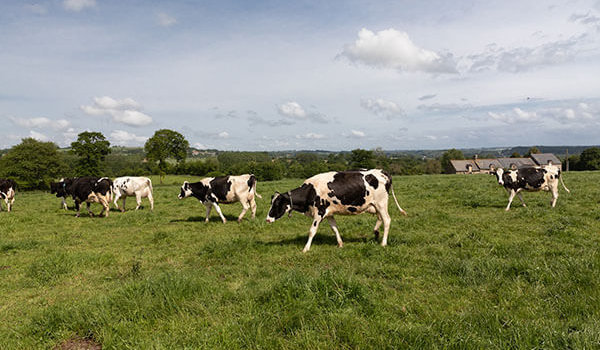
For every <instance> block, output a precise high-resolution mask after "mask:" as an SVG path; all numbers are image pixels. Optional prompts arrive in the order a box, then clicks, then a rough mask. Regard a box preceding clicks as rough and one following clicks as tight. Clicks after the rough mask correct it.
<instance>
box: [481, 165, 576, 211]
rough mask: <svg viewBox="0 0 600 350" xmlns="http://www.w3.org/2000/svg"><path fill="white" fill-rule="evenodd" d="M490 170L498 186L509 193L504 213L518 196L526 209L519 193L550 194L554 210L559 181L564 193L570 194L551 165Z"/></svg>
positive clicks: (555, 168) (557, 171) (558, 170)
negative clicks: (540, 192)
mask: <svg viewBox="0 0 600 350" xmlns="http://www.w3.org/2000/svg"><path fill="white" fill-rule="evenodd" d="M490 170H491V172H490V174H493V175H495V176H496V179H497V180H498V184H499V185H501V186H503V187H504V189H506V191H507V192H508V193H509V196H508V205H507V206H506V209H505V210H506V211H508V210H510V205H511V203H512V201H513V199H514V198H515V195H518V196H519V200H520V201H521V204H522V205H523V206H524V207H526V205H525V201H523V197H522V195H521V191H529V192H535V191H549V192H552V201H551V202H550V205H551V206H552V208H554V206H555V205H556V200H557V199H558V181H559V179H560V182H561V184H562V186H563V188H564V189H565V191H567V193H571V191H569V189H568V188H567V186H565V183H564V182H563V179H562V177H561V176H560V175H561V174H560V168H559V167H557V166H555V165H553V164H552V163H549V164H548V165H544V166H535V167H532V166H527V167H521V168H517V169H510V170H504V169H502V168H498V169H495V168H493V167H492V168H491V169H490Z"/></svg>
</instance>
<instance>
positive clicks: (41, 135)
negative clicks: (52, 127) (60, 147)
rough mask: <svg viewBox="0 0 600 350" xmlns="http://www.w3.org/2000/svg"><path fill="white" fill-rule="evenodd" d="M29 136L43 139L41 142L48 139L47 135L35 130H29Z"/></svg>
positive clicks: (39, 139)
mask: <svg viewBox="0 0 600 350" xmlns="http://www.w3.org/2000/svg"><path fill="white" fill-rule="evenodd" d="M29 137H31V138H34V139H36V140H38V141H43V142H46V141H48V140H49V138H48V136H46V135H44V134H42V133H41V132H37V131H34V130H30V131H29Z"/></svg>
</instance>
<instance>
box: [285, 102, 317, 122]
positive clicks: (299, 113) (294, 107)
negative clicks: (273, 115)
mask: <svg viewBox="0 0 600 350" xmlns="http://www.w3.org/2000/svg"><path fill="white" fill-rule="evenodd" d="M277 112H278V113H279V114H280V115H281V116H284V117H287V118H290V119H293V120H309V121H313V122H317V123H328V122H329V120H328V118H327V116H326V115H324V114H322V113H319V112H318V111H314V110H312V111H307V110H306V109H305V108H304V107H302V106H301V105H300V104H299V103H298V102H296V101H289V102H286V103H284V104H281V105H278V106H277Z"/></svg>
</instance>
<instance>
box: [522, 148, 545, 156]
mask: <svg viewBox="0 0 600 350" xmlns="http://www.w3.org/2000/svg"><path fill="white" fill-rule="evenodd" d="M538 153H542V152H540V150H539V149H538V148H537V147H535V146H533V147H531V148H530V149H528V150H527V153H526V154H525V157H531V155H532V154H538Z"/></svg>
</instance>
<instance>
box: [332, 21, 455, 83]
mask: <svg viewBox="0 0 600 350" xmlns="http://www.w3.org/2000/svg"><path fill="white" fill-rule="evenodd" d="M339 56H342V57H346V58H347V59H348V60H350V61H351V62H354V63H362V64H365V65H367V66H371V67H375V68H392V69H397V70H399V71H408V72H419V71H421V72H428V73H456V72H457V71H456V63H455V62H454V59H453V57H452V55H450V54H446V55H441V54H438V53H436V52H434V51H431V50H426V49H423V48H420V47H418V46H417V45H415V44H414V43H413V42H412V40H410V37H409V36H408V34H407V33H406V32H402V31H398V30H396V29H393V28H390V29H386V30H382V31H379V32H377V33H374V32H372V31H370V30H368V29H366V28H363V29H361V30H360V32H358V39H356V41H355V42H354V43H353V44H349V45H346V46H345V47H344V49H343V51H342V52H341V53H340V55H339Z"/></svg>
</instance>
